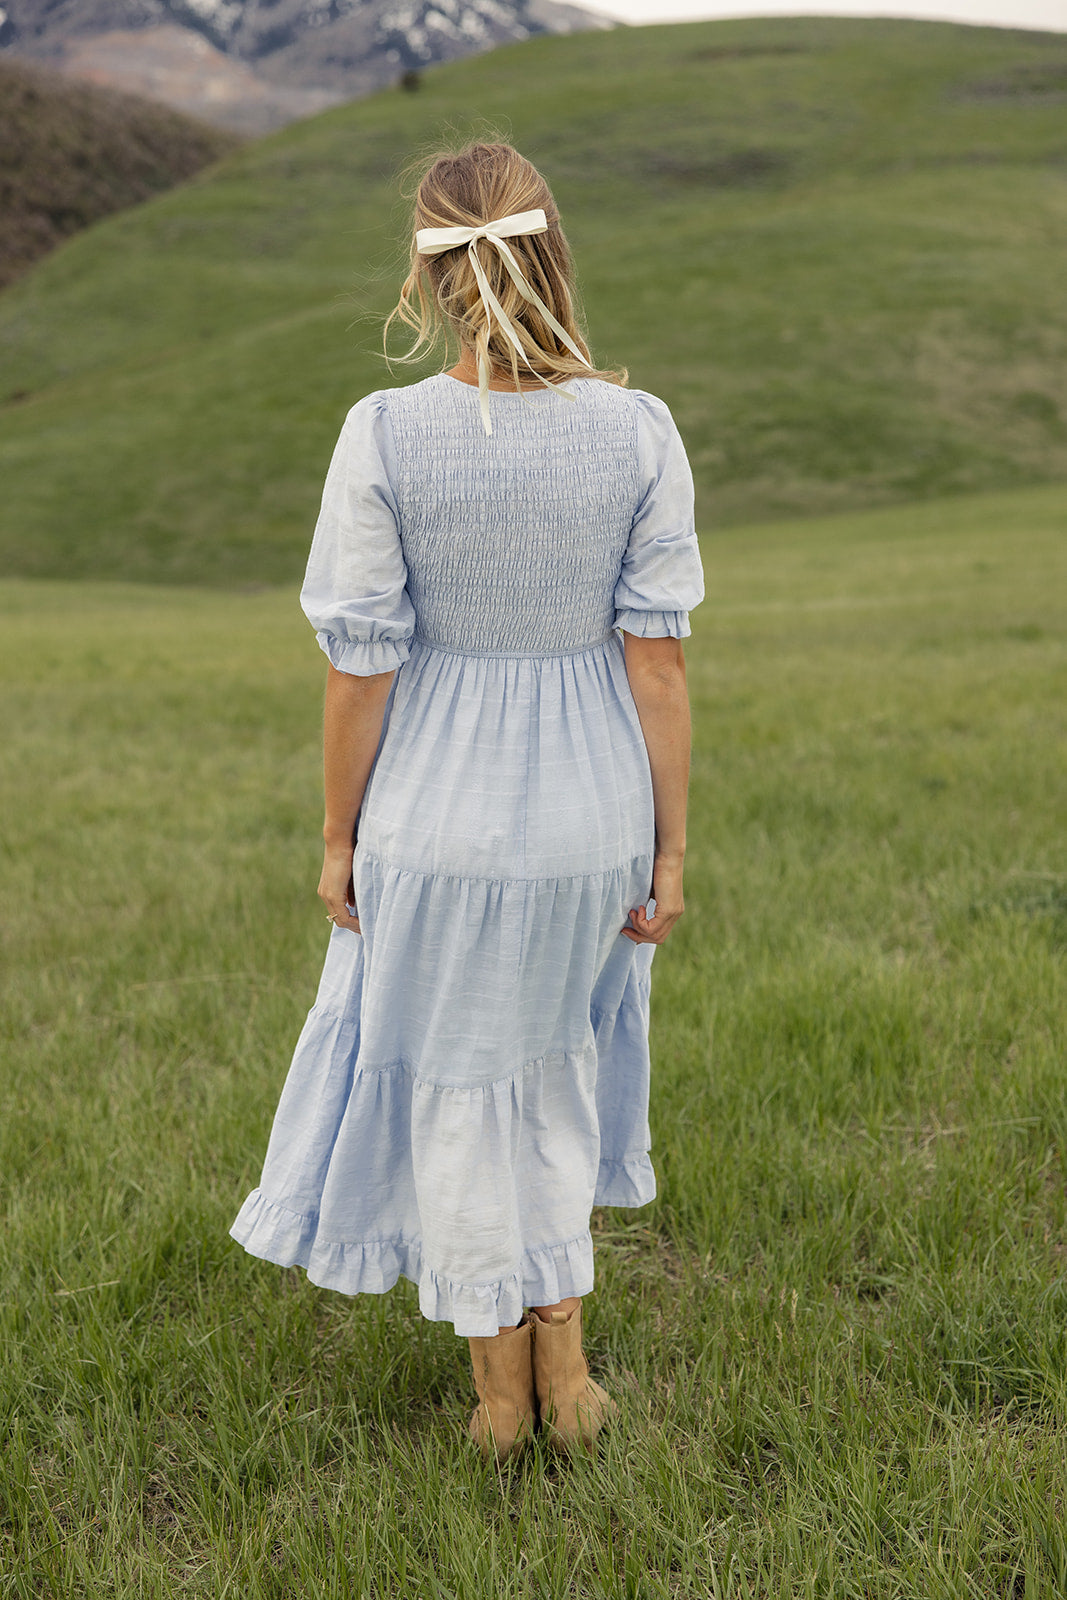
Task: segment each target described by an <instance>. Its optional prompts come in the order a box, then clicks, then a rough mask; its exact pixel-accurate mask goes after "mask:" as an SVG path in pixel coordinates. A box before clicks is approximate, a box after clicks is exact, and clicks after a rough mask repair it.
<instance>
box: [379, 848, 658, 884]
mask: <svg viewBox="0 0 1067 1600" xmlns="http://www.w3.org/2000/svg"><path fill="white" fill-rule="evenodd" d="M359 849H360V856H361V858H362V860H364V861H376V862H377V863H378V864H379V866H382V867H385V868H387V869H388V870H389V871H390V872H403V873H406V874H407V876H408V877H410V878H424V879H428V880H430V881H431V882H433V883H522V884H531V883H546V884H547V883H588V882H590V881H591V880H593V879H596V878H612V877H615V876H616V874H618V873H623V872H628V871H632V870H633V868H634V866H635V865H636V864H637V863H638V862H640V861H651V860H652V858H653V856H654V854H655V850H654V849H649V850H643V851H641V852H640V854H638V855H635V856H627V857H626V859H625V861H619V862H616V863H615V865H614V866H612V867H603V868H602V869H601V870H600V871H599V872H561V873H555V874H551V873H550V874H548V875H547V876H545V875H544V874H540V875H538V876H537V877H527V876H525V875H521V874H516V873H510V874H509V875H508V876H507V877H506V878H498V877H489V876H488V875H487V874H485V873H478V872H436V871H435V872H430V871H427V870H426V869H425V868H422V867H406V866H404V865H402V863H401V862H399V861H390V859H389V857H388V856H383V855H382V854H381V853H380V852H379V851H377V850H373V849H371V847H370V846H369V845H366V844H364V843H363V842H362V841H361V842H360V846H359Z"/></svg>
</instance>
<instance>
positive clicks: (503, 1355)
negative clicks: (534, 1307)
mask: <svg viewBox="0 0 1067 1600" xmlns="http://www.w3.org/2000/svg"><path fill="white" fill-rule="evenodd" d="M530 1320H532V1319H530ZM530 1320H527V1321H526V1322H520V1323H519V1326H518V1327H517V1328H513V1329H512V1331H511V1332H510V1333H498V1334H497V1335H496V1336H495V1338H489V1339H470V1340H469V1341H468V1343H469V1344H470V1347H471V1365H472V1367H473V1368H474V1387H475V1389H476V1390H477V1391H478V1404H477V1406H476V1407H475V1409H474V1414H473V1416H472V1417H471V1420H470V1436H471V1438H472V1439H473V1440H474V1442H475V1444H476V1445H477V1446H478V1448H479V1450H480V1451H481V1452H482V1455H483V1456H487V1457H488V1456H490V1455H492V1454H493V1452H494V1451H495V1453H496V1458H497V1460H498V1461H503V1460H504V1459H505V1457H506V1456H509V1455H510V1454H511V1453H512V1451H513V1450H519V1449H521V1448H522V1446H523V1445H524V1444H526V1443H527V1442H528V1440H529V1439H531V1438H532V1437H533V1431H534V1429H535V1427H536V1426H537V1400H536V1397H535V1395H534V1383H533V1362H532V1358H531V1353H530Z"/></svg>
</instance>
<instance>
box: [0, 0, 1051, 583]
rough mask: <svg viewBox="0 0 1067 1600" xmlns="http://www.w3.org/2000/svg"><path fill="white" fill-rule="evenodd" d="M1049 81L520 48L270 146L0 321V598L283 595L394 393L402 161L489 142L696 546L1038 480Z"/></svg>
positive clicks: (907, 33)
mask: <svg viewBox="0 0 1067 1600" xmlns="http://www.w3.org/2000/svg"><path fill="white" fill-rule="evenodd" d="M1065 84H1067V36H1065V35H1062V34H1059V35H1053V34H1048V35H1042V34H1034V33H1024V32H1019V33H1012V32H1010V31H1008V30H1004V29H997V28H990V29H981V28H963V27H951V26H948V25H941V24H923V23H907V22H879V21H862V20H861V21H847V20H826V19H823V20H819V19H810V18H809V19H803V18H793V19H790V18H785V19H777V20H776V19H756V20H750V21H745V22H722V23H702V24H695V25H693V26H686V27H680V26H673V27H665V28H640V29H619V30H616V31H615V32H610V33H590V34H582V35H573V36H570V37H566V38H544V39H535V40H532V41H529V42H528V43H525V44H523V45H520V46H517V47H515V48H513V49H506V50H499V51H495V52H492V53H491V54H489V55H485V56H482V57H480V58H477V59H474V60H469V61H464V62H458V63H455V64H452V65H450V66H447V67H444V68H441V69H440V70H435V71H433V72H429V73H427V74H425V77H424V80H423V86H422V88H421V89H420V90H419V91H418V93H416V94H403V93H400V92H398V91H390V92H388V93H385V94H381V95H377V96H374V97H373V98H371V99H368V100H364V101H360V102H358V103H355V104H353V105H350V106H346V107H342V108H339V109H338V110H336V111H334V112H331V113H329V114H327V115H326V116H323V117H319V118H316V119H314V120H312V121H309V122H306V123H302V124H299V125H297V126H294V127H291V128H288V129H286V130H284V131H283V132H281V133H279V134H277V135H275V136H273V137H271V138H269V139H266V140H263V141H260V142H259V143H257V144H255V145H253V146H250V147H248V148H246V149H244V150H243V151H241V152H240V153H238V154H237V155H235V156H234V157H232V158H231V159H229V160H228V161H226V162H225V163H223V164H222V165H221V166H219V167H218V168H216V169H214V171H213V172H211V173H207V174H204V175H203V176H202V177H201V178H199V179H197V180H195V181H194V182H193V183H191V184H190V185H188V186H186V187H184V188H182V189H181V190H178V191H175V192H173V193H171V194H168V195H166V196H163V197H161V198H160V199H159V200H157V201H154V202H153V203H151V204H149V205H146V206H143V207H138V208H136V209H134V210H132V211H129V212H127V213H125V214H123V215H122V216H119V217H115V218H112V219H111V220H109V221H108V222H106V223H104V224H102V225H100V226H98V227H96V228H94V229H91V230H90V231H89V232H88V233H86V234H84V235H82V236H80V237H79V238H78V239H76V240H74V241H72V242H71V243H70V244H69V245H67V246H65V247H64V248H63V249H61V250H60V251H58V252H57V253H56V254H55V255H54V256H52V257H51V258H50V259H49V260H48V261H46V262H44V263H42V265H41V266H40V267H39V268H38V269H36V270H35V271H34V272H33V273H32V274H31V275H30V276H29V277H28V278H27V279H26V280H25V281H24V282H23V283H21V284H19V285H16V286H14V287H13V288H12V289H11V290H9V291H8V292H7V293H5V294H4V295H3V296H0V371H2V374H3V377H2V388H0V402H3V403H2V404H0V478H2V481H3V484H4V495H3V505H2V509H0V572H3V573H5V574H7V575H13V574H21V575H25V576H46V577H84V576H89V577H109V578H121V579H134V580H139V579H144V580H150V581H167V582H177V583H188V582H192V583H201V582H207V583H212V584H221V585H224V586H239V585H241V584H244V583H252V582H260V583H263V582H265V583H277V582H289V581H291V580H292V579H293V578H295V577H296V576H297V575H298V572H299V570H300V566H301V562H302V559H303V553H304V550H305V546H306V538H307V528H308V526H309V523H310V519H311V517H312V515H313V513H314V508H315V504H316V500H317V496H318V493H319V489H320V486H321V482H322V477H323V473H324V471H325V466H326V462H327V461H328V458H329V453H330V450H331V448H332V445H333V442H334V439H335V438H336V435H337V431H338V429H339V426H340V421H341V418H342V416H343V415H344V412H345V411H346V409H347V408H348V406H349V405H350V404H351V403H352V402H353V401H354V400H355V399H357V398H358V397H359V396H360V395H361V394H363V393H365V392H367V391H368V390H370V389H373V388H375V387H379V386H381V385H382V384H386V383H389V382H390V381H391V379H390V377H389V373H388V371H387V369H386V368H385V366H384V364H383V362H382V360H381V357H380V355H379V353H378V352H379V350H380V325H381V314H382V313H383V312H384V311H385V310H387V309H388V307H389V306H390V305H391V304H392V300H393V298H394V295H395V292H396V288H397V285H398V282H399V275H400V274H399V260H400V256H401V255H402V254H403V253H404V251H405V250H406V243H407V241H406V238H403V229H404V217H403V215H402V208H399V207H398V204H397V200H396V174H397V171H398V169H399V168H400V167H401V166H402V165H403V164H404V163H405V162H406V161H407V160H408V159H409V158H410V157H411V155H412V154H413V152H415V151H418V150H422V149H425V148H426V147H427V146H428V145H429V146H433V145H435V144H436V143H437V142H438V141H439V140H440V139H441V137H442V134H443V133H445V132H447V131H448V130H449V129H453V130H459V131H469V130H470V129H472V128H474V127H479V126H482V125H483V124H484V123H485V122H488V123H490V124H492V123H495V124H497V125H499V126H502V127H503V129H504V130H505V131H510V132H511V134H512V136H513V138H514V139H515V141H516V142H517V143H518V144H519V145H520V146H521V147H522V148H523V149H525V150H527V151H528V152H529V153H530V155H531V156H532V157H533V158H534V159H536V160H537V161H538V162H540V163H541V165H542V166H543V167H544V170H545V171H546V173H547V174H548V175H549V177H550V178H551V179H552V181H553V182H554V184H555V186H556V188H557V191H558V195H559V199H560V203H561V206H562V209H563V213H564V219H565V222H566V223H567V226H568V229H569V231H570V233H571V236H572V238H573V242H574V245H575V248H576V253H577V259H578V262H579V266H580V269H581V276H582V286H583V292H584V298H585V302H586V306H587V310H588V319H589V323H590V327H591V333H592V338H593V342H594V347H595V349H596V351H597V352H598V354H599V356H600V357H601V358H602V359H604V360H607V361H611V362H616V361H622V362H625V363H628V364H629V366H630V367H631V370H632V374H633V380H634V382H635V383H636V384H638V385H641V386H643V387H645V388H649V389H652V390H653V391H654V392H656V393H660V394H662V395H663V396H664V397H665V398H666V399H667V400H668V401H669V402H670V404H671V405H672V407H673V408H674V410H675V412H676V415H677V417H678V420H679V423H680V425H681V428H682V432H683V435H684V437H685V439H686V441H687V444H688V445H689V447H690V451H691V454H692V458H693V461H694V466H695V470H696V475H697V479H698V485H699V488H700V491H701V494H702V505H703V517H704V522H705V525H715V526H720V527H721V526H726V525H734V524H738V523H742V522H746V521H752V520H754V519H766V518H769V517H772V516H773V517H777V516H786V515H796V514H813V513H821V512H828V511H833V510H835V509H843V508H847V507H856V506H860V505H876V504H888V503H893V502H902V501H909V500H915V499H921V498H926V497H934V496H940V495H945V494H949V493H956V492H965V491H971V490H980V489H990V488H993V487H1008V486H1021V485H1025V484H1027V483H1031V482H1034V481H1037V480H1047V481H1051V480H1053V479H1061V480H1062V479H1065V478H1067V359H1065V357H1067V309H1065V302H1064V296H1063V285H1062V277H1063V272H1062V263H1063V261H1064V259H1065V258H1067V168H1065V166H1064V151H1065V136H1064V121H1063V104H1062V101H1063V90H1064V85H1065ZM406 376H407V374H406V373H405V372H404V371H403V370H401V372H400V374H399V377H400V378H401V380H403V379H404V378H405V377H406Z"/></svg>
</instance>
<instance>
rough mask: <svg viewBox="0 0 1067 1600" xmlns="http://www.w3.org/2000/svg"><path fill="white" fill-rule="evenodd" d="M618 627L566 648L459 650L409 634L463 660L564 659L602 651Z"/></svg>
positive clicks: (425, 646)
mask: <svg viewBox="0 0 1067 1600" xmlns="http://www.w3.org/2000/svg"><path fill="white" fill-rule="evenodd" d="M617 632H618V629H617V628H616V627H615V625H614V624H612V626H611V628H609V630H608V632H607V633H606V634H604V636H603V637H602V638H600V639H594V640H593V641H592V642H591V643H590V644H579V645H575V646H574V647H573V648H571V649H567V650H461V649H459V648H458V646H456V645H451V644H438V643H437V642H436V641H435V640H433V639H428V638H427V637H426V636H425V634H421V633H414V634H412V636H411V640H412V643H413V644H417V645H421V646H422V648H423V649H424V650H432V651H434V652H435V654H437V655H442V656H459V658H460V659H461V660H463V661H566V660H569V659H570V658H571V657H572V656H590V655H593V654H595V653H596V652H598V651H602V650H603V649H604V646H605V645H609V644H610V643H611V641H612V640H613V639H614V638H615V636H616V634H617Z"/></svg>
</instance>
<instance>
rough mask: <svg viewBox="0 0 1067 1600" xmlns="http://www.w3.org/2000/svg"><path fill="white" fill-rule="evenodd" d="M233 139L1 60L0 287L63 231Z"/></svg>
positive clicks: (200, 163) (203, 160) (179, 174)
mask: <svg viewBox="0 0 1067 1600" xmlns="http://www.w3.org/2000/svg"><path fill="white" fill-rule="evenodd" d="M234 144H235V140H234V139H233V138H231V137H230V136H228V135H227V134H225V133H222V132H221V131H220V130H219V129H217V128H211V127H208V126H206V125H205V124H200V123H195V122H191V121H190V120H189V119H188V118H187V117H183V116H180V115H179V114H178V113H177V112H175V111H170V110H168V109H167V108H166V107H164V106H159V105H152V104H150V103H149V102H148V101H145V100H135V99H132V98H130V97H128V96H126V95H120V94H113V93H110V92H108V91H106V90H103V89H96V88H93V87H91V86H90V85H88V84H71V83H69V82H68V81H67V80H66V79H65V78H62V77H60V76H59V74H58V73H54V72H47V71H44V70H42V69H41V68H40V67H36V66H32V65H30V64H29V63H26V62H18V61H14V60H12V59H10V58H7V59H3V60H0V150H2V151H3V162H2V164H0V287H2V286H3V285H4V284H7V283H10V282H11V281H12V280H13V279H14V278H16V277H18V276H19V275H20V274H21V273H22V272H24V271H26V269H27V268H28V267H29V266H30V265H31V263H32V262H33V261H35V260H36V259H37V258H38V257H39V256H42V255H44V254H46V253H47V252H48V251H49V250H51V249H53V248H54V247H55V246H56V245H57V244H59V243H60V242H61V241H62V240H63V239H65V238H67V237H69V235H70V234H72V233H76V232H78V230H79V229H81V228H86V227H88V226H89V224H90V223H92V222H96V221H97V220H98V219H99V218H101V217H106V216H108V215H109V214H110V213H111V212H113V211H120V210H122V209H123V208H124V207H125V206H132V205H135V204H136V203H137V202H138V201H140V200H147V199H148V198H149V197H150V196H151V195H155V194H159V193H161V192H162V190H164V189H169V188H172V187H173V185H174V184H176V183H180V182H181V181H182V180H183V179H184V178H189V177H191V176H192V175H193V173H195V172H199V171H200V169H201V168H202V167H205V166H207V165H208V163H209V162H211V161H215V160H217V159H218V158H219V157H220V156H222V155H224V154H225V153H226V152H227V151H229V150H231V149H232V148H233V146H234Z"/></svg>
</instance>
